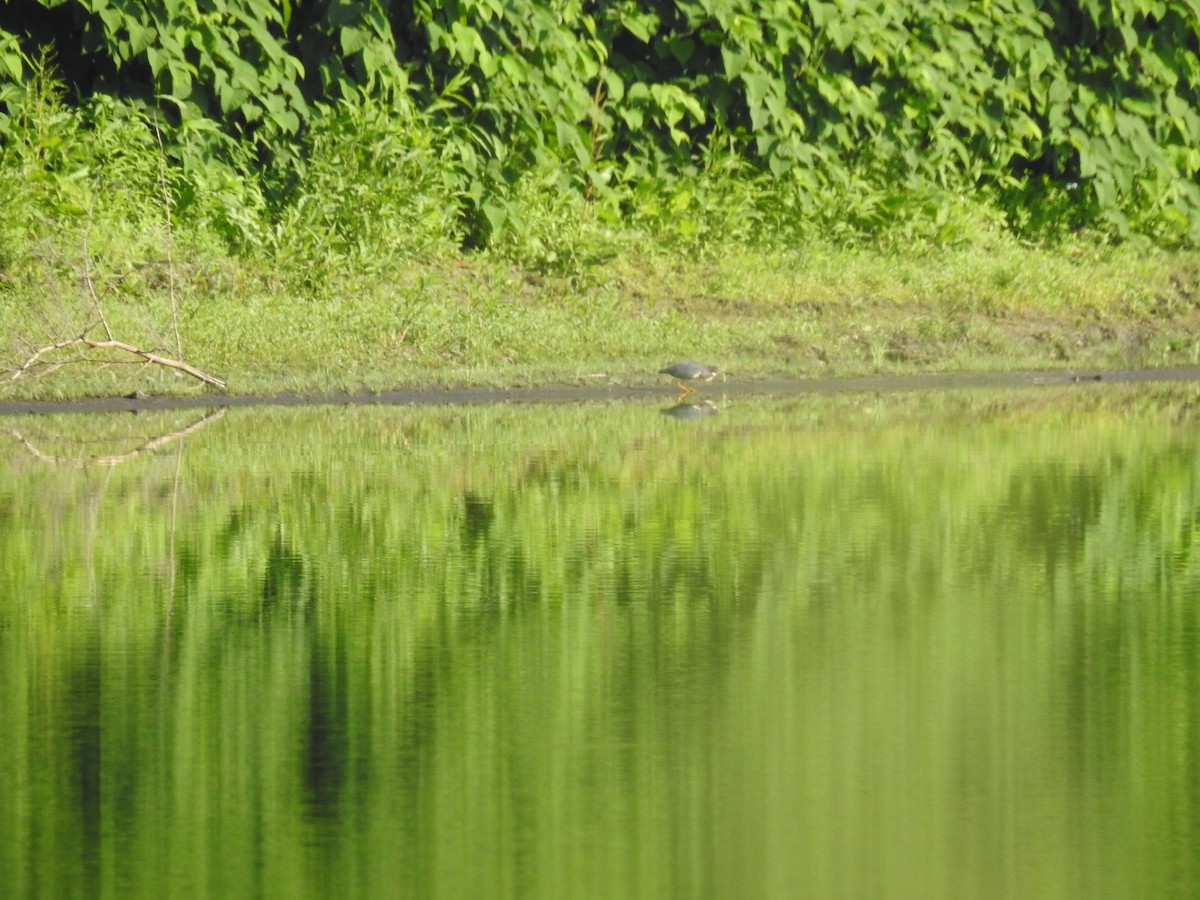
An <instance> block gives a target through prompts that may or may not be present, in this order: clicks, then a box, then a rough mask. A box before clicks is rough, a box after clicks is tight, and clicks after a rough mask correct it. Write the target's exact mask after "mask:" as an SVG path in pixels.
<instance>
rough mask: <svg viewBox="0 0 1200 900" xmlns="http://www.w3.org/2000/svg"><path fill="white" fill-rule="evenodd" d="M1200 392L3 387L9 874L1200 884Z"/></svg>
mask: <svg viewBox="0 0 1200 900" xmlns="http://www.w3.org/2000/svg"><path fill="white" fill-rule="evenodd" d="M1198 396H1200V395H1198V393H1197V390H1196V389H1195V388H1192V387H1186V388H1182V387H1177V388H1171V389H1157V390H1147V389H1140V390H1126V389H1118V388H1111V387H1109V388H1103V389H1090V388H1089V389H1080V390H1075V391H1044V392H1007V393H982V394H980V393H976V394H967V393H963V394H938V395H915V394H914V395H883V396H865V395H839V396H833V397H801V398H793V399H790V400H778V401H769V400H743V401H740V402H739V403H737V404H734V405H732V406H730V407H729V408H726V409H724V410H723V411H722V413H721V414H720V415H717V416H708V417H704V418H702V419H699V420H696V421H675V420H672V419H669V418H667V417H664V416H661V415H659V414H658V410H657V409H656V408H655V407H653V406H650V407H647V406H644V405H641V404H637V403H619V404H613V405H601V406H596V407H587V406H561V407H546V406H539V407H515V406H507V407H506V406H497V407H479V408H458V409H430V408H417V409H414V408H334V407H325V408H317V409H282V410H272V411H270V412H264V411H261V410H234V411H230V412H228V413H227V414H224V415H220V414H217V415H214V416H212V417H211V418H207V419H206V418H205V417H204V415H203V414H200V413H194V412H171V413H162V414H154V415H141V416H137V417H133V416H108V417H96V418H92V417H75V418H66V417H63V418H47V417H43V418H36V419H35V418H29V419H20V418H12V419H7V420H4V421H2V422H0V426H3V431H6V432H8V433H9V435H10V439H8V440H6V441H5V442H4V443H3V444H0V460H2V461H3V464H4V468H3V470H2V471H4V472H7V473H8V475H7V476H6V477H4V478H3V479H2V480H0V558H2V559H3V566H2V567H0V735H3V736H4V738H3V740H2V741H0V802H2V809H3V815H0V885H5V890H4V892H3V893H4V896H6V897H7V896H14V897H20V896H55V897H58V896H112V897H138V896H154V897H158V896H221V897H228V896H279V897H304V896H313V897H317V896H331V895H336V896H357V897H374V896H380V897H390V896H453V897H465V896H516V895H529V896H547V897H570V896H611V897H664V896H687V897H693V896H695V897H701V896H712V897H721V898H723V897H734V896H738V897H743V896H746V897H749V896H756V897H797V896H810V897H838V898H841V897H891V896H895V897H967V896H969V897H1034V896H1037V897H1064V898H1065V897H1071V898H1075V897H1084V896H1086V897H1128V896H1157V897H1167V896H1178V897H1190V896H1194V895H1195V894H1196V893H1197V892H1198V891H1200V861H1198V858H1197V853H1196V850H1195V848H1196V847H1197V846H1200V772H1198V769H1197V767H1198V763H1197V760H1198V759H1200V748H1198V747H1197V743H1198V741H1197V738H1198V734H1200V715H1198V714H1197V699H1196V698H1197V697H1200V662H1198V656H1197V643H1198V635H1200V628H1198V621H1197V620H1198V618H1200V616H1198V608H1200V600H1198V597H1200V593H1198V591H1197V585H1198V577H1200V576H1198V572H1197V567H1196V563H1195V559H1196V540H1197V539H1196V523H1197V521H1198V518H1197V513H1198V511H1200V490H1198V484H1200V482H1198V479H1197V475H1198V472H1200V453H1198V452H1197V451H1198V449H1200V447H1198V441H1197V437H1196V434H1197V432H1196V425H1197V416H1196V413H1195V409H1196V401H1197V398H1198ZM0 436H2V434H0Z"/></svg>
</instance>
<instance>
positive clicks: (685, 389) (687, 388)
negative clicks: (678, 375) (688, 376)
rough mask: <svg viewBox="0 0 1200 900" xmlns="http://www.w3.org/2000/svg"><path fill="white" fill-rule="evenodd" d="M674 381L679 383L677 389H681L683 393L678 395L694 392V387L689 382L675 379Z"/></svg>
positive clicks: (683, 395)
mask: <svg viewBox="0 0 1200 900" xmlns="http://www.w3.org/2000/svg"><path fill="white" fill-rule="evenodd" d="M675 383H676V384H677V385H679V390H681V391H683V393H682V394H680V395H679V396H680V397H686V396H687V395H688V394H694V393H696V389H695V388H694V387H692V386H691V385H690V384H684V383H683V382H682V381H677V382H675Z"/></svg>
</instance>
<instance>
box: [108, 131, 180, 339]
mask: <svg viewBox="0 0 1200 900" xmlns="http://www.w3.org/2000/svg"><path fill="white" fill-rule="evenodd" d="M154 136H155V137H156V138H158V186H159V189H160V190H161V191H162V203H163V216H164V217H165V218H166V222H167V289H168V290H169V291H170V292H171V328H172V330H173V331H174V332H175V355H176V356H183V338H181V337H180V336H179V302H178V299H177V298H176V296H175V257H174V252H173V249H174V244H175V231H174V229H173V227H172V224H171V192H170V189H169V188H168V187H167V150H166V148H165V147H164V146H163V139H162V131H160V130H159V127H158V113H157V112H155V113H154ZM109 338H110V339H111V338H112V335H111V334H110V335H109Z"/></svg>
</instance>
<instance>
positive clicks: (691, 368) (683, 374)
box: [658, 359, 721, 397]
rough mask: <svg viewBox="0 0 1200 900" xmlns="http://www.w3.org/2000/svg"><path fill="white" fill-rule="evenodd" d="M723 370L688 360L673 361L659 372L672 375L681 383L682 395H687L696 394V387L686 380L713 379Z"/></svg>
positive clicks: (677, 382) (676, 381)
mask: <svg viewBox="0 0 1200 900" xmlns="http://www.w3.org/2000/svg"><path fill="white" fill-rule="evenodd" d="M720 372H721V370H720V369H718V368H717V367H716V366H706V365H704V363H698V362H693V361H692V360H690V359H689V360H687V361H686V362H677V363H672V364H671V365H669V366H667V367H666V368H665V369H659V370H658V374H660V375H670V376H671V377H672V378H674V379H675V383H676V384H677V385H679V390H681V391H683V393H682V394H680V395H679V396H680V397H686V396H687V395H688V394H694V393H695V392H696V389H695V388H694V387H692V386H691V385H687V384H684V382H685V381H696V380H698V379H699V380H703V381H712V380H713V379H714V378H715V377H716V376H717V375H719V374H720Z"/></svg>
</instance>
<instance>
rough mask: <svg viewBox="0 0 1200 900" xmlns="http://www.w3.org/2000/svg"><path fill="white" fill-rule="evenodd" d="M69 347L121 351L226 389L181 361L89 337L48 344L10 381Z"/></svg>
mask: <svg viewBox="0 0 1200 900" xmlns="http://www.w3.org/2000/svg"><path fill="white" fill-rule="evenodd" d="M67 347H89V348H90V349H92V350H121V351H123V352H125V353H132V354H133V355H135V356H140V357H141V358H142V359H144V360H146V362H148V363H155V364H156V365H160V366H167V367H168V368H171V369H177V370H178V371H180V372H183V373H185V374H187V375H191V376H192V377H193V378H196V379H199V380H200V381H203V382H204V383H205V384H211V385H212V386H213V387H216V388H220V389H221V390H225V389H226V385H225V381H224V380H223V379H221V378H217V377H216V376H215V375H209V374H208V373H207V372H203V371H201V370H200V369H197V368H196V367H195V366H192V365H189V364H188V363H185V362H181V361H180V360H177V359H170V358H169V357H166V356H160V355H159V354H157V353H154V352H152V351H150V350H143V349H142V348H141V347H135V346H134V345H133V344H127V343H125V342H124V341H112V340H109V341H97V340H93V339H92V338H87V337H77V338H71V339H69V340H65V341H56V342H55V343H53V344H47V345H46V346H45V347H39V348H38V349H37V350H35V351H34V352H33V354H32V355H31V356H30V357H29V358H28V359H27V360H25V362H24V363H23V364H22V365H21V366H19V367H18V368H17V369H16V370H15V371H14V372H13V374H12V377H11V378H10V379H9V380H10V381H16V380H17V379H18V378H20V377H21V376H22V375H24V374H25V373H26V372H28V371H29V370H30V369H31V368H32V367H33V366H35V365H37V364H38V362H39V361H40V360H41V358H42V357H43V356H45V355H46V354H47V353H52V352H53V351H55V350H63V349H65V348H67Z"/></svg>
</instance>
